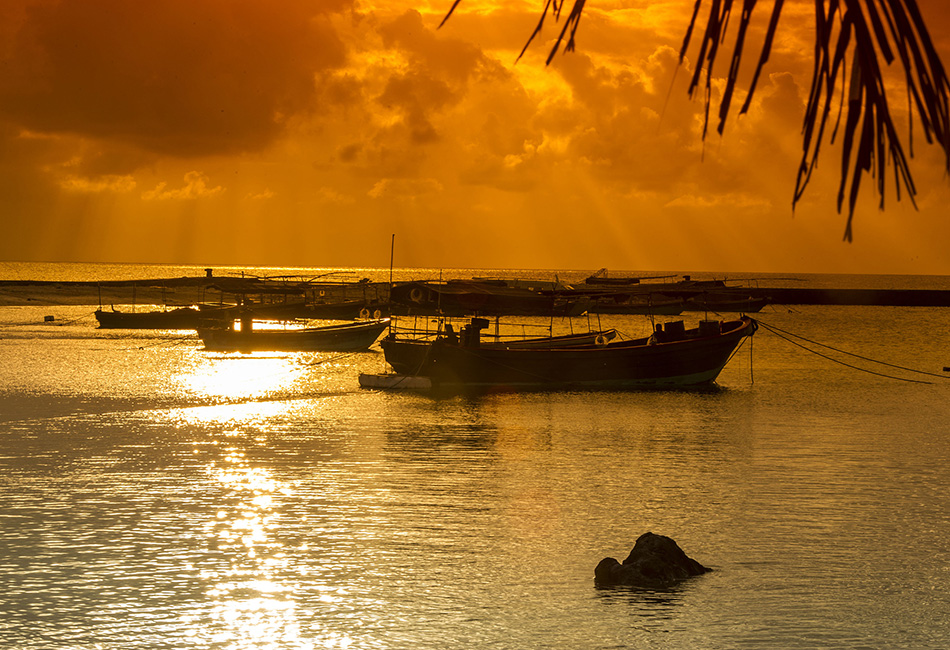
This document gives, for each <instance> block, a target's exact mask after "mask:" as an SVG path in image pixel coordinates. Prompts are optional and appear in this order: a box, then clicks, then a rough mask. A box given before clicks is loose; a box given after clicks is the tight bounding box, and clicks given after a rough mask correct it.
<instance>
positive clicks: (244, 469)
mask: <svg viewBox="0 0 950 650" xmlns="http://www.w3.org/2000/svg"><path fill="white" fill-rule="evenodd" d="M209 471H210V473H211V475H212V477H213V478H214V480H215V481H216V482H217V483H218V484H219V485H220V486H221V487H222V488H223V494H222V501H223V503H222V505H221V506H220V507H219V508H217V509H216V510H215V512H214V514H213V515H212V516H211V518H210V520H209V521H207V522H206V523H205V525H204V527H203V533H204V536H205V537H206V539H207V540H208V544H209V546H210V547H211V548H213V549H215V550H217V551H219V552H223V553H225V557H229V558H230V561H229V562H227V564H224V563H222V564H223V565H222V566H220V567H216V568H206V569H204V570H203V571H201V572H200V574H199V575H200V577H201V578H202V579H203V580H204V581H205V582H206V583H207V585H208V587H207V590H206V594H207V597H208V598H209V599H210V600H211V601H212V607H211V620H210V621H209V622H208V624H207V625H206V627H204V628H203V629H199V630H194V632H193V635H194V636H199V637H204V638H206V639H207V640H209V641H211V642H213V643H216V644H227V645H228V646H229V647H238V648H240V647H249V648H250V647H254V648H257V647H267V646H269V645H273V644H281V645H289V646H290V647H302V648H308V647H315V645H314V644H313V643H311V642H308V641H306V640H304V639H303V638H301V631H300V625H299V623H298V621H297V616H296V605H295V602H294V590H295V587H296V586H295V585H294V584H293V583H292V582H288V581H287V578H286V575H285V574H286V572H287V570H288V565H289V557H288V554H287V553H286V552H285V551H284V549H283V546H282V544H281V543H280V542H279V541H278V540H277V539H276V537H275V535H274V533H275V532H276V530H277V523H276V514H275V512H276V507H277V505H278V502H279V501H280V499H281V498H283V497H289V496H291V495H292V490H291V488H290V486H288V485H285V484H283V483H281V482H280V481H277V480H275V479H274V478H273V476H272V475H271V473H270V471H269V470H267V469H265V468H260V467H250V466H249V465H248V463H247V460H246V458H245V452H244V451H243V450H241V449H238V448H234V447H231V448H227V449H224V450H223V455H222V457H221V459H220V460H218V461H215V462H212V463H211V465H210V467H209Z"/></svg>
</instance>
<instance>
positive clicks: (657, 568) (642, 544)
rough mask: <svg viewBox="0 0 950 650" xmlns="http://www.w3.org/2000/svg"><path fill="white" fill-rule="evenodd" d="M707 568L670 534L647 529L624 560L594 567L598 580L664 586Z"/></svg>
mask: <svg viewBox="0 0 950 650" xmlns="http://www.w3.org/2000/svg"><path fill="white" fill-rule="evenodd" d="M707 571H712V569H709V568H706V567H704V566H703V565H702V564H700V563H699V562H697V561H696V560H694V559H692V558H690V557H688V556H687V555H686V553H684V552H683V549H681V548H680V547H679V545H678V544H677V543H676V542H675V541H673V540H672V539H670V538H669V537H664V536H663V535H654V534H653V533H644V534H643V535H640V537H639V538H638V539H637V541H636V544H634V546H633V550H632V551H630V555H628V556H627V559H626V560H624V561H623V563H622V564H621V563H620V562H618V561H617V560H615V559H614V558H612V557H605V558H604V559H603V560H601V561H600V563H599V564H598V565H597V568H595V569H594V584H595V585H597V586H598V587H614V586H618V585H623V586H630V587H646V588H650V589H662V588H664V587H670V586H672V585H674V584H676V583H677V582H679V581H680V580H683V579H684V578H688V577H690V576H698V575H701V574H703V573H706V572H707Z"/></svg>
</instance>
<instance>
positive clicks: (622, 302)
mask: <svg viewBox="0 0 950 650" xmlns="http://www.w3.org/2000/svg"><path fill="white" fill-rule="evenodd" d="M685 307H686V301H684V300H683V299H682V298H665V297H659V298H658V297H655V296H652V295H650V294H630V293H615V294H605V295H600V294H596V295H592V296H591V304H590V307H588V309H587V311H589V312H590V313H592V314H641V315H650V314H652V315H655V316H676V315H677V314H680V313H681V312H682V311H683V309H684V308H685Z"/></svg>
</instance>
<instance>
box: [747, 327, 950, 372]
mask: <svg viewBox="0 0 950 650" xmlns="http://www.w3.org/2000/svg"><path fill="white" fill-rule="evenodd" d="M759 324H760V325H762V327H764V328H765V329H767V330H768V331H769V332H771V333H772V334H774V335H775V336H777V337H779V338H780V339H782V340H784V341H787V342H789V343H791V344H792V345H795V346H797V347H800V348H802V349H803V350H805V351H807V352H811V353H812V354H814V355H817V356H819V357H821V358H823V359H827V360H828V361H831V362H833V363H837V364H840V365H842V366H845V367H846V368H852V369H854V370H859V371H861V372H866V373H868V374H870V375H876V376H878V377H885V378H887V379H896V380H898V381H906V382H910V383H915V384H933V382H929V381H923V380H921V379H908V378H906V377H897V376H895V375H888V374H885V373H882V372H876V371H874V370H868V369H867V368H862V367H860V366H856V365H854V364H850V363H845V362H844V361H842V360H840V359H835V358H834V357H831V356H829V355H827V354H822V353H821V352H818V351H817V350H812V349H811V348H809V347H806V346H805V345H802V344H801V343H799V342H797V341H793V340H792V339H791V338H789V337H794V338H797V339H801V340H802V341H805V342H807V343H810V344H811V345H817V346H819V347H823V348H827V349H829V350H833V351H834V352H837V353H839V354H845V355H848V356H851V357H855V358H857V359H861V360H862V361H867V362H870V363H877V364H880V365H882V366H887V367H889V368H895V369H897V370H903V371H905V372H913V373H917V374H920V375H927V376H928V377H938V378H940V379H950V377H947V376H945V375H938V374H936V373H933V372H927V371H926V370H917V369H915V368H908V367H906V366H899V365H897V364H893V363H887V362H886V361H879V360H877V359H872V358H870V357H865V356H862V355H860V354H855V353H854V352H848V351H847V350H841V349H840V348H836V347H833V346H830V345H826V344H824V343H819V342H818V341H813V340H811V339H808V338H806V337H804V336H801V335H799V334H794V333H792V332H789V331H787V330H783V329H781V328H780V327H776V326H774V325H769V324H768V323H763V322H762V321H759Z"/></svg>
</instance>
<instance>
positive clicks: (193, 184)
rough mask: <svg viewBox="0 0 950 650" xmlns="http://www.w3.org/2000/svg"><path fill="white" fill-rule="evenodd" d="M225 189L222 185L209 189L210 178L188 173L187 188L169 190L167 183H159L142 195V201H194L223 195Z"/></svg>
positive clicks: (200, 174)
mask: <svg viewBox="0 0 950 650" xmlns="http://www.w3.org/2000/svg"><path fill="white" fill-rule="evenodd" d="M222 192H224V188H223V187H221V186H220V185H218V186H216V187H208V177H207V176H205V175H204V174H202V173H201V172H194V171H193V172H188V173H187V174H185V186H184V187H181V188H179V189H167V183H164V182H163V183H159V184H158V185H157V186H156V187H155V189H153V190H148V191H147V192H143V193H142V199H143V200H145V201H167V200H171V199H174V200H194V199H200V198H207V197H211V196H215V195H217V194H221V193H222Z"/></svg>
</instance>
